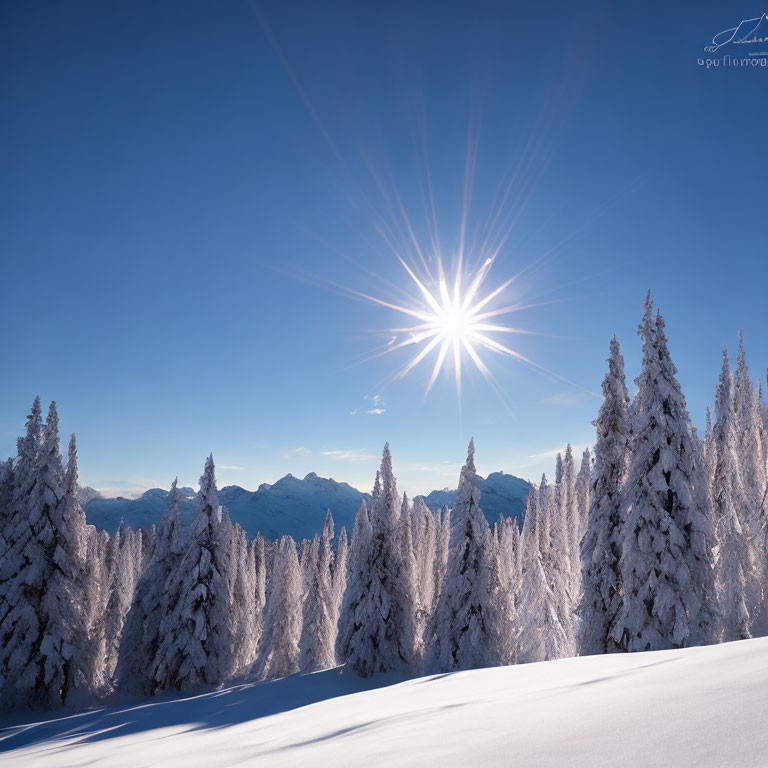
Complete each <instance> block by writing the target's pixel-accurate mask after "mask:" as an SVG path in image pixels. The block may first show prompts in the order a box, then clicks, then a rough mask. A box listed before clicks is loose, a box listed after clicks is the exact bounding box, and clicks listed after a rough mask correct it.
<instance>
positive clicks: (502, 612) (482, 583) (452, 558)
mask: <svg viewBox="0 0 768 768" xmlns="http://www.w3.org/2000/svg"><path fill="white" fill-rule="evenodd" d="M474 454H475V445H474V441H473V440H470V443H469V449H468V452H467V460H466V463H465V464H464V467H463V468H462V470H461V477H460V479H459V489H458V491H457V494H456V503H455V505H454V507H453V510H452V511H451V529H450V540H449V544H448V564H447V569H446V574H445V579H444V581H443V587H442V590H441V593H440V598H439V601H438V604H437V608H436V611H435V621H434V632H433V638H432V642H433V646H432V650H431V653H430V662H429V667H430V668H431V669H432V670H434V671H451V670H457V669H475V668H478V667H486V666H493V665H496V664H507V663H509V662H510V661H511V657H512V652H511V647H510V644H511V632H510V628H508V627H505V623H506V622H507V621H509V620H510V619H511V605H510V604H509V590H508V589H505V588H504V585H503V584H502V583H501V569H500V565H499V556H498V548H497V547H496V546H494V544H495V543H496V542H495V538H494V537H492V536H491V533H490V530H489V527H488V521H487V520H486V518H485V515H483V512H482V510H481V509H480V505H479V498H480V492H479V491H478V489H477V473H476V471H475V460H474Z"/></svg>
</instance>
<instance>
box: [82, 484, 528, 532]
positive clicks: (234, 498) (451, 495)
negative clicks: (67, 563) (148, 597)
mask: <svg viewBox="0 0 768 768" xmlns="http://www.w3.org/2000/svg"><path fill="white" fill-rule="evenodd" d="M478 489H479V490H480V493H481V497H480V506H481V508H482V509H483V512H484V513H485V515H486V517H487V518H488V521H489V522H490V523H494V522H495V521H496V520H498V519H499V515H502V514H503V515H505V516H507V517H516V518H518V521H519V522H520V523H521V524H522V519H523V515H524V510H525V500H526V498H527V496H528V490H529V489H530V485H529V483H528V482H527V481H525V480H523V479H521V478H519V477H516V476H514V475H508V474H505V473H504V472H492V473H491V474H489V475H488V477H487V478H482V477H478ZM168 493H169V492H168V491H166V490H165V489H163V488H149V489H148V490H146V491H144V493H142V494H141V495H140V496H138V497H137V498H134V499H128V498H125V497H123V496H117V497H114V498H108V497H105V496H104V495H102V494H101V493H99V492H98V491H96V490H95V489H93V488H88V487H85V488H82V489H81V503H82V504H83V508H84V510H85V514H86V517H87V519H88V522H89V523H91V524H93V525H95V526H96V527H97V528H102V529H104V530H106V531H109V532H110V533H114V531H115V530H117V527H118V526H119V525H120V522H121V521H123V522H125V523H126V524H127V525H130V526H131V528H149V527H151V526H152V525H153V524H154V523H157V521H158V520H159V519H160V516H161V515H162V514H163V512H164V511H165V508H166V506H167V504H168ZM179 493H180V496H181V499H180V503H179V511H180V515H181V519H182V522H183V523H185V524H186V523H189V522H191V520H192V518H193V517H194V515H195V511H196V494H195V491H194V489H193V488H189V487H186V486H185V487H182V488H179ZM363 498H365V500H366V502H370V501H371V496H370V494H368V493H363V492H362V491H360V490H358V489H357V488H354V487H353V486H351V485H349V483H345V482H339V481H337V480H334V479H333V478H325V477H320V476H319V475H317V474H316V473H315V472H309V473H308V474H307V475H305V476H304V478H297V477H295V476H294V475H293V474H291V473H288V474H287V475H285V476H284V477H281V478H280V479H279V480H276V481H275V482H274V483H271V484H270V483H262V484H261V485H259V487H258V488H257V490H255V491H249V490H247V489H246V488H242V487H241V486H239V485H227V486H224V487H223V488H221V489H220V490H219V503H220V504H221V505H222V506H223V507H225V508H226V509H227V510H228V512H229V515H230V517H231V518H232V520H233V522H237V523H239V524H240V525H242V526H243V528H244V529H245V531H246V533H247V534H248V536H249V537H250V538H252V537H254V536H255V535H256V533H257V532H258V531H260V532H261V534H262V535H263V536H265V537H266V538H268V539H275V538H278V537H279V536H282V535H284V534H288V535H290V536H293V538H294V539H297V540H300V539H304V538H311V537H312V536H314V535H315V533H319V532H320V531H321V530H322V526H323V521H324V519H325V514H326V510H328V509H330V510H331V514H332V515H333V518H334V521H335V523H336V528H337V530H340V529H341V527H342V526H346V528H347V532H348V533H351V531H352V525H353V523H354V519H355V514H356V513H357V510H358V508H359V506H360V503H361V501H362V500H363ZM421 498H423V499H424V501H425V502H426V504H427V506H428V507H429V508H430V509H432V510H433V511H434V510H437V509H439V508H441V507H451V506H453V503H454V501H455V498H456V491H455V490H451V489H448V488H444V489H442V490H436V491H431V492H430V493H428V494H426V495H424V496H422V497H421Z"/></svg>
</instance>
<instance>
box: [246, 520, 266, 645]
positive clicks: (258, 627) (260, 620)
mask: <svg viewBox="0 0 768 768" xmlns="http://www.w3.org/2000/svg"><path fill="white" fill-rule="evenodd" d="M250 549H251V559H252V560H253V573H254V582H253V583H254V590H255V601H254V621H253V643H254V646H255V648H256V652H257V655H258V648H259V645H260V643H261V635H262V633H263V631H264V607H265V606H266V603H267V553H266V547H265V544H264V537H263V536H262V535H261V534H260V533H258V534H256V538H255V539H254V540H253V541H252V542H251V545H250Z"/></svg>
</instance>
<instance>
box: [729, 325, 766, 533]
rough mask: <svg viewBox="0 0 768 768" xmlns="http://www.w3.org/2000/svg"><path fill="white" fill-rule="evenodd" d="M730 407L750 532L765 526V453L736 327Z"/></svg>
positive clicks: (755, 400) (754, 396) (744, 520)
mask: <svg viewBox="0 0 768 768" xmlns="http://www.w3.org/2000/svg"><path fill="white" fill-rule="evenodd" d="M733 411H734V415H735V419H736V427H737V428H736V430H735V433H736V434H735V438H736V454H737V457H738V465H739V470H740V474H741V478H742V485H743V488H744V493H745V494H746V496H747V500H748V502H749V507H747V508H746V509H745V510H744V514H743V515H742V523H743V524H744V525H745V527H746V530H748V531H749V533H750V534H751V535H755V534H756V533H758V532H759V531H760V530H761V529H762V528H763V526H764V523H765V517H764V515H763V514H762V511H761V510H760V501H761V499H762V496H763V492H764V491H765V487H766V456H765V454H764V452H763V430H764V425H763V421H762V417H761V413H760V402H759V399H758V396H757V392H756V391H755V387H754V385H753V384H752V381H751V380H750V378H749V368H748V367H747V360H746V356H745V354H744V337H743V335H742V333H741V331H739V353H738V357H737V361H736V370H735V371H734V374H733Z"/></svg>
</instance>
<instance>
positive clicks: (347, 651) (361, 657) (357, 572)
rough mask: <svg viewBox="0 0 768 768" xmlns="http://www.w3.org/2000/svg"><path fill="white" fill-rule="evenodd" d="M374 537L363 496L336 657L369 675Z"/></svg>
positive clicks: (353, 530)
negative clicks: (371, 569) (369, 630)
mask: <svg viewBox="0 0 768 768" xmlns="http://www.w3.org/2000/svg"><path fill="white" fill-rule="evenodd" d="M377 480H378V476H377ZM372 538H373V530H372V528H371V521H370V517H369V516H368V505H367V504H366V501H365V498H363V500H362V502H361V503H360V508H359V509H358V510H357V514H356V515H355V524H354V527H353V528H352V542H351V544H350V548H349V566H348V570H347V584H346V589H345V590H344V597H343V600H342V607H341V613H340V616H339V634H338V636H337V639H336V656H337V658H338V659H339V661H341V662H345V661H349V663H351V664H352V666H353V667H354V668H358V667H362V668H363V669H364V671H365V672H366V673H367V674H369V675H370V674H373V670H371V669H370V664H369V663H368V660H369V659H372V658H373V653H374V649H373V647H372V643H371V638H370V635H368V634H367V633H366V632H365V631H363V628H364V627H365V626H367V624H368V622H369V621H370V619H369V616H368V612H369V611H370V610H371V608H372V607H373V606H372V605H371V601H370V599H369V595H368V593H369V590H370V583H371V574H370V568H369V564H370V560H371V545H372Z"/></svg>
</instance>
